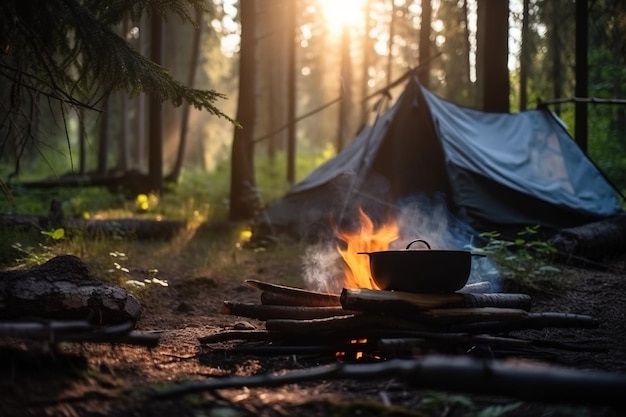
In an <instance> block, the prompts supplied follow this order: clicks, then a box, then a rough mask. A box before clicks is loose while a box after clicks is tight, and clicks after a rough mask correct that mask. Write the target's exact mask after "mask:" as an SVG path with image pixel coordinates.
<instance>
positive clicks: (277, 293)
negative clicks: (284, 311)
mask: <svg viewBox="0 0 626 417" xmlns="http://www.w3.org/2000/svg"><path fill="white" fill-rule="evenodd" d="M246 284H248V285H250V286H251V287H254V288H256V289H258V290H261V291H263V293H262V294H261V302H262V303H263V304H271V305H292V306H302V307H337V306H340V305H341V303H340V302H339V295H336V294H328V293H321V292H316V291H308V290H303V289H300V288H294V287H287V286H284V285H278V284H272V283H269V282H263V281H257V280H254V279H249V280H246Z"/></svg>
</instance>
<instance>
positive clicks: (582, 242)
mask: <svg viewBox="0 0 626 417" xmlns="http://www.w3.org/2000/svg"><path fill="white" fill-rule="evenodd" d="M625 236H626V214H620V215H617V216H613V217H610V218H608V219H604V220H601V221H597V222H592V223H588V224H585V225H582V226H578V227H571V228H566V229H561V230H559V231H558V232H556V233H555V234H554V235H553V236H552V237H550V238H549V239H548V243H550V244H552V245H554V247H555V248H556V249H557V251H558V254H559V260H560V261H562V262H566V263H572V264H575V265H581V266H587V265H589V266H598V264H602V263H604V262H607V261H610V260H613V259H616V258H618V257H620V256H621V255H623V254H624V253H626V238H625Z"/></svg>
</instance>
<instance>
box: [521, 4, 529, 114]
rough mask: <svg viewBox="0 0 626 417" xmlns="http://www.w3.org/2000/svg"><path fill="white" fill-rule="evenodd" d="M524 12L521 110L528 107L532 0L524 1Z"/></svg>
mask: <svg viewBox="0 0 626 417" xmlns="http://www.w3.org/2000/svg"><path fill="white" fill-rule="evenodd" d="M522 7H523V11H522V46H521V50H520V63H519V109H520V110H526V108H527V107H528V91H527V90H528V67H529V65H530V27H529V24H530V22H529V10H528V9H529V7H530V0H524V3H523V6H522Z"/></svg>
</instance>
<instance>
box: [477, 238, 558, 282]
mask: <svg viewBox="0 0 626 417" xmlns="http://www.w3.org/2000/svg"><path fill="white" fill-rule="evenodd" d="M480 237H481V238H482V239H483V240H484V241H486V242H487V243H486V244H485V245H484V246H482V247H472V248H471V249H472V251H473V252H475V253H481V254H485V255H488V256H489V257H490V258H491V259H492V260H493V261H494V262H495V264H496V265H497V269H498V272H499V273H500V275H501V277H502V278H503V280H504V281H505V283H506V282H508V283H509V284H513V285H515V286H518V287H519V286H523V287H531V288H532V287H536V286H537V283H538V282H540V281H541V282H543V283H546V282H550V283H552V284H556V282H557V280H556V279H554V278H555V277H557V275H558V274H560V273H561V272H562V271H561V269H560V268H558V267H556V266H555V265H554V264H553V259H554V255H555V254H556V252H557V250H556V248H555V247H554V246H553V245H552V244H550V243H549V242H546V241H544V240H542V239H541V237H540V235H539V226H527V227H525V228H524V229H523V230H521V231H520V232H518V233H517V234H516V236H515V238H514V239H513V240H506V239H503V238H502V237H501V234H500V233H499V232H495V231H493V232H485V233H481V234H480Z"/></svg>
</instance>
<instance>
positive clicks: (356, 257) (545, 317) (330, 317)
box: [200, 211, 598, 361]
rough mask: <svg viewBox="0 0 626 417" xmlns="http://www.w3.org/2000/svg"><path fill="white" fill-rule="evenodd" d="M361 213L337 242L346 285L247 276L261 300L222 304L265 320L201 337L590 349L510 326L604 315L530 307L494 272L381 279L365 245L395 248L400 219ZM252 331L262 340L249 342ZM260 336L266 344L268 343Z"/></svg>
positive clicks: (401, 349)
mask: <svg viewBox="0 0 626 417" xmlns="http://www.w3.org/2000/svg"><path fill="white" fill-rule="evenodd" d="M359 216H360V217H359V218H360V227H358V228H357V229H356V230H351V231H341V230H336V237H337V240H338V242H339V244H338V247H337V250H338V252H339V254H340V255H341V261H342V262H343V265H344V277H343V289H342V291H341V293H337V294H333V293H325V292H319V291H310V290H306V289H302V288H295V287H287V286H282V285H277V284H274V283H270V282H263V281H258V280H248V281H246V283H247V284H248V285H250V286H252V287H254V288H256V289H258V290H259V291H260V303H240V302H234V301H224V304H223V306H222V313H223V314H229V315H234V316H240V317H245V318H253V319H257V320H260V321H262V322H263V324H264V327H265V329H263V330H258V329H254V330H236V329H227V330H225V331H223V332H220V333H217V334H213V335H210V336H207V337H204V338H202V339H201V340H200V341H201V342H202V343H204V344H212V343H217V342H224V341H241V343H240V344H239V345H236V346H233V347H231V348H229V352H233V353H234V352H238V351H239V352H246V353H256V354H299V353H306V354H315V355H323V356H326V357H327V358H328V359H329V360H340V361H360V360H364V359H367V360H374V361H381V360H386V359H390V358H402V357H414V356H415V355H420V354H423V353H426V352H431V351H433V350H435V351H439V352H440V351H444V352H446V353H450V352H453V353H462V354H467V352H481V354H484V352H489V354H490V355H494V356H497V355H504V354H505V353H506V354H510V353H511V352H515V351H516V349H517V351H518V352H522V351H523V352H525V354H528V351H529V349H537V348H538V346H550V347H551V348H560V349H581V347H580V346H575V344H572V343H568V344H565V343H560V342H558V341H545V340H541V341H537V340H528V339H521V338H519V337H514V336H506V334H507V333H510V332H514V331H517V330H526V329H541V328H547V327H553V328H569V327H576V328H593V327H597V325H598V323H597V321H596V320H595V319H594V318H592V317H590V316H585V315H574V314H564V313H558V312H547V313H546V312H542V313H535V312H531V304H532V300H531V297H530V296H529V295H526V294H518V293H494V292H492V291H491V284H490V283H488V282H474V283H471V284H466V285H465V286H463V287H462V288H460V287H459V288H460V289H458V290H455V291H447V292H442V291H439V292H437V291H435V292H423V293H422V292H409V291H395V290H389V289H381V288H380V287H379V286H377V285H376V284H375V282H374V280H373V279H372V273H371V270H370V259H369V257H368V256H364V255H363V254H360V253H363V252H367V253H372V252H380V251H388V250H389V249H390V248H391V247H392V246H393V245H394V244H397V243H398V242H399V241H400V240H401V239H400V233H399V228H398V226H397V224H396V223H395V222H389V223H385V224H382V225H380V226H376V225H375V223H374V222H373V221H372V219H370V218H369V217H368V216H367V215H366V213H365V212H363V211H360V214H359ZM411 252H414V251H411ZM433 252H435V251H433ZM468 274H469V271H468ZM446 278H447V277H446V276H440V277H437V279H439V280H445V279H446ZM252 341H254V342H255V343H254V344H250V342H252ZM259 341H261V342H263V341H264V342H266V344H264V345H259V343H258V342H259Z"/></svg>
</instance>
